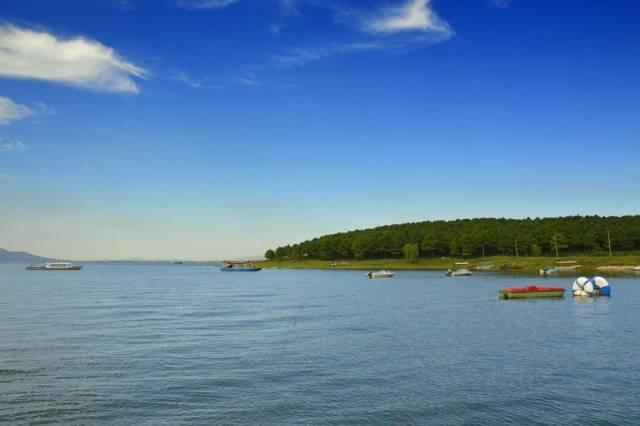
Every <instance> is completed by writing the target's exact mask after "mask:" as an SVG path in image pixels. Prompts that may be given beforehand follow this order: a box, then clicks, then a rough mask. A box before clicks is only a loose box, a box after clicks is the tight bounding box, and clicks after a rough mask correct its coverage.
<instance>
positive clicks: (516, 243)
mask: <svg viewBox="0 0 640 426" xmlns="http://www.w3.org/2000/svg"><path fill="white" fill-rule="evenodd" d="M515 242H516V258H519V257H520V256H518V240H515Z"/></svg>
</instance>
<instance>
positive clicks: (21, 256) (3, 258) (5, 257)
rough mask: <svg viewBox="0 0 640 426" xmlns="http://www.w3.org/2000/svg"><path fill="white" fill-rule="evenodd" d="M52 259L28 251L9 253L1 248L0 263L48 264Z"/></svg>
mask: <svg viewBox="0 0 640 426" xmlns="http://www.w3.org/2000/svg"><path fill="white" fill-rule="evenodd" d="M49 260H51V259H49V258H47V257H42V256H36V255H35V254H31V253H27V252H26V251H9V250H5V249H2V248H0V262H47V261H49Z"/></svg>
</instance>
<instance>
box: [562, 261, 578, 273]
mask: <svg viewBox="0 0 640 426" xmlns="http://www.w3.org/2000/svg"><path fill="white" fill-rule="evenodd" d="M579 268H580V265H578V262H576V261H575V260H567V261H563V262H556V271H573V270H576V269H579Z"/></svg>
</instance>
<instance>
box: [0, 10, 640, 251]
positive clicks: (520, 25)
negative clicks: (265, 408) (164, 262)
mask: <svg viewBox="0 0 640 426" xmlns="http://www.w3.org/2000/svg"><path fill="white" fill-rule="evenodd" d="M639 13H640V3H638V2H636V1H631V0H628V1H615V2H609V1H600V2H599V1H591V0H584V1H580V0H573V1H552V0H535V1H534V0H513V1H506V0H501V1H497V0H496V1H493V0H468V1H458V0H432V1H427V0H401V1H400V0H399V1H374V0H370V1H351V2H348V1H340V2H337V1H335V2H334V1H331V0H327V1H320V0H236V1H232V0H154V1H151V0H126V1H125V0H94V1H85V0H65V1H59V2H51V1H48V0H29V1H24V0H15V1H11V0H0V247H4V248H8V249H16V250H18V249H20V250H29V251H32V252H37V253H40V254H44V255H49V256H56V257H65V258H76V259H100V258H129V257H142V258H173V257H175V258H188V259H216V258H221V257H234V256H243V255H255V254H261V253H263V252H264V251H265V250H266V249H267V248H270V247H275V246H277V245H281V244H286V243H289V242H297V241H300V240H304V239H307V238H312V237H314V236H317V235H321V234H325V233H331V232H337V231H342V230H349V229H353V228H364V227H370V226H376V225H383V224H389V223H399V222H406V221H417V220H428V219H453V218H460V217H479V216H505V217H527V216H531V217H535V216H555V215H570V214H600V215H609V214H612V215H618V214H635V213H638V211H640V190H639V189H638V184H639V183H640V168H639V167H638V159H639V158H640V148H639V146H640V143H639V140H638V139H639V138H638V135H639V134H640V119H638V117H639V116H640V114H639V112H640V85H639V83H638V75H640V55H639V54H638V52H640V29H639V27H638V26H637V17H638V16H639Z"/></svg>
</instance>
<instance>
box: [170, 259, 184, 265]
mask: <svg viewBox="0 0 640 426" xmlns="http://www.w3.org/2000/svg"><path fill="white" fill-rule="evenodd" d="M183 263H184V262H182V261H180V260H178V261H176V262H173V264H174V265H182V264H183Z"/></svg>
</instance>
